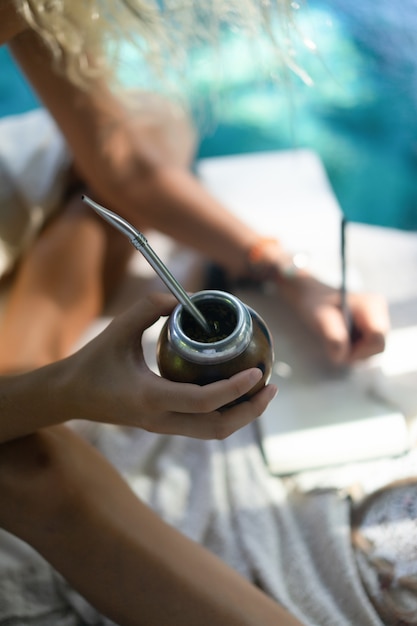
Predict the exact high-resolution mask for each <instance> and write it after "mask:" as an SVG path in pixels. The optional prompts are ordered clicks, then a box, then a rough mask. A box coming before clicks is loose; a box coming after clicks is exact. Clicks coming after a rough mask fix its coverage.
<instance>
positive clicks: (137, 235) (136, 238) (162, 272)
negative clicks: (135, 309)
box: [82, 195, 211, 334]
mask: <svg viewBox="0 0 417 626" xmlns="http://www.w3.org/2000/svg"><path fill="white" fill-rule="evenodd" d="M82 200H83V201H84V202H85V203H86V204H88V205H89V206H90V207H91V208H92V209H94V211H95V212H96V213H98V214H99V215H100V216H101V217H102V218H103V219H105V220H106V221H107V222H109V224H111V225H112V226H114V227H115V228H116V229H117V230H119V231H120V232H121V233H123V235H125V236H126V237H127V238H128V239H129V241H130V243H131V244H132V245H133V246H134V247H135V248H136V250H139V252H141V253H142V254H143V256H144V257H145V259H146V260H147V261H148V263H149V264H150V265H151V266H152V267H153V269H154V270H155V272H156V273H157V274H158V276H159V277H160V278H161V279H162V281H163V282H164V283H165V285H166V286H167V287H168V289H169V290H170V291H171V293H172V294H174V296H175V297H176V298H177V300H178V301H179V302H180V303H181V304H182V305H183V307H184V308H185V309H186V310H187V311H188V312H189V313H190V315H192V316H193V317H194V319H195V320H196V321H197V322H198V323H199V324H200V326H201V327H202V328H204V330H205V331H206V332H207V333H208V334H211V328H210V326H209V324H208V322H207V320H206V319H205V318H204V316H203V315H202V313H201V311H199V310H198V309H197V307H196V306H195V304H194V303H193V301H192V300H191V298H190V296H189V295H188V294H187V292H186V291H185V290H184V289H183V287H182V286H181V285H180V284H179V282H178V281H177V279H176V278H175V277H174V276H173V275H172V274H171V272H170V271H169V269H168V268H167V266H166V265H165V264H164V263H163V262H162V261H161V259H160V258H159V256H158V255H157V254H156V253H155V252H154V250H153V249H152V248H151V246H150V245H149V243H148V240H147V239H146V237H145V236H144V235H143V234H142V233H141V232H140V231H139V230H137V229H136V228H135V227H134V226H132V224H129V222H128V221H126V220H125V219H124V218H123V217H120V215H117V214H116V213H113V211H109V209H106V208H104V207H103V206H101V204H98V203H97V202H94V200H91V198H89V197H88V196H85V195H83V196H82Z"/></svg>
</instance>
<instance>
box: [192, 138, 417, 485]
mask: <svg viewBox="0 0 417 626" xmlns="http://www.w3.org/2000/svg"><path fill="white" fill-rule="evenodd" d="M199 172H200V175H201V177H202V179H203V180H204V181H205V183H206V185H207V186H208V188H209V189H210V190H211V191H212V193H214V194H215V195H217V197H218V198H219V199H220V200H222V201H223V202H224V203H225V204H226V205H227V206H228V207H229V208H230V209H231V210H234V211H236V212H237V213H238V214H239V215H240V217H242V218H243V219H245V220H246V221H247V222H249V223H250V224H252V225H253V226H255V227H256V228H257V230H258V231H260V232H262V230H263V232H264V233H267V234H268V236H274V235H275V236H277V237H279V238H280V240H281V241H283V242H284V243H285V245H286V246H287V247H288V248H289V249H291V250H292V251H300V250H301V251H302V252H304V253H305V254H307V256H308V257H309V262H310V267H311V269H312V271H313V272H314V273H315V274H316V275H317V276H318V277H320V278H321V279H322V280H325V281H326V282H328V283H330V284H333V285H334V286H337V285H339V284H340V278H341V268H340V258H339V245H340V237H339V235H340V220H341V211H340V208H339V206H338V203H337V201H336V199H335V197H334V194H333V192H332V190H331V188H330V185H329V183H328V180H327V177H326V174H325V172H324V169H323V167H322V165H321V162H320V161H319V159H318V158H317V157H316V155H315V154H313V153H311V152H309V151H304V150H301V151H299V152H297V151H295V152H294V153H289V154H287V155H286V153H275V154H274V153H271V154H263V155H259V156H258V155H256V156H255V157H254V156H239V157H223V158H219V159H214V160H213V159H209V160H207V161H203V162H202V163H201V164H200V168H199ZM372 233H373V231H372V228H370V239H368V240H367V239H366V238H365V239H364V238H363V237H362V234H363V233H362V232H361V242H362V243H361V250H359V252H361V254H359V257H360V260H361V262H360V263H359V264H356V263H353V264H352V265H350V266H349V267H348V285H349V287H350V288H352V287H354V288H357V287H361V286H363V287H366V288H367V289H371V290H372V289H377V290H378V288H379V284H378V280H379V279H380V278H381V277H380V276H379V273H378V272H375V270H374V268H373V267H372V268H371V270H372V271H369V264H367V259H370V260H371V259H372V260H373V261H374V260H375V254H374V253H375V250H374V249H373V247H372V245H373V243H372V242H373V239H372ZM378 234H379V231H378ZM377 239H378V237H377ZM414 243H416V242H414ZM384 247H385V239H383V242H382V245H381V246H380V250H379V251H380V252H381V251H382V252H384V250H383V249H384ZM354 252H355V254H354V256H355V258H356V257H358V250H355V251H354ZM359 257H358V258H359ZM361 264H362V265H361ZM362 270H365V271H364V272H363V271H362ZM377 274H378V276H377ZM363 275H364V276H365V279H366V281H365V284H363V285H361V281H362V280H363ZM373 277H375V278H378V280H376V281H375V284H369V282H370V281H371V282H372V278H373ZM394 280H395V275H394ZM414 282H415V281H413V283H414ZM376 285H377V286H376ZM394 287H395V285H394ZM388 291H389V290H388ZM236 295H238V296H239V297H240V298H241V299H242V300H243V301H244V302H246V303H247V304H248V305H249V306H252V307H253V308H254V309H255V310H256V311H258V313H260V314H261V315H262V316H263V317H264V319H265V321H266V322H267V324H268V326H269V327H270V329H271V332H272V335H273V337H274V344H275V367H274V372H273V375H272V382H274V383H276V384H277V385H278V387H279V393H278V395H277V396H276V398H275V399H274V401H273V402H272V403H271V404H270V406H269V407H268V409H267V411H266V412H265V413H264V415H263V416H262V417H261V418H260V420H259V427H260V435H261V441H262V446H263V450H264V454H265V458H266V462H267V463H268V465H269V467H270V469H271V471H272V472H273V473H278V474H291V473H294V472H299V471H303V470H309V469H318V468H323V467H328V466H334V465H340V464H346V463H352V462H357V461H363V460H370V459H375V458H380V457H385V456H393V455H399V454H401V453H404V452H406V451H407V450H408V449H409V446H410V435H409V429H408V425H407V420H406V416H405V414H404V411H403V410H402V408H400V407H401V403H400V402H398V400H399V399H400V396H401V395H402V394H401V393H400V394H397V395H395V394H392V393H390V392H389V389H388V387H389V385H388V384H385V383H384V381H385V382H387V383H388V376H387V375H386V374H385V373H384V370H383V368H382V367H381V362H380V360H379V359H378V358H374V359H372V360H370V361H369V362H367V363H364V364H360V365H358V366H355V367H352V368H346V369H344V370H335V369H334V368H333V367H331V366H330V365H329V364H328V363H327V361H326V360H325V358H324V356H323V354H322V353H321V350H320V346H319V344H318V343H317V340H316V339H315V338H314V337H313V336H312V335H311V334H310V333H309V332H308V331H307V330H306V329H305V328H304V327H303V326H302V325H301V324H300V322H299V321H298V320H297V319H294V316H293V315H292V314H291V312H290V311H288V310H287V309H286V308H285V306H283V305H280V306H278V305H277V304H276V303H277V301H278V300H279V299H278V298H271V297H270V296H267V295H265V294H262V293H260V291H256V290H252V291H249V290H240V291H237V292H236ZM415 313H416V320H415V322H414V323H417V307H416V310H415ZM410 332H411V331H410ZM391 337H392V339H393V338H394V334H392V336H391ZM411 339H412V341H414V344H413V345H414V346H415V350H414V354H416V355H417V330H416V328H414V329H412V334H410V340H411ZM384 358H385V359H388V362H389V353H388V352H387V354H386V355H385V357H384ZM413 367H414V365H412V366H411V368H413ZM414 375H415V378H414V380H415V386H414V388H415V394H414V397H415V400H416V406H415V408H416V414H417V358H416V359H415V371H414ZM411 387H413V385H412V386H411Z"/></svg>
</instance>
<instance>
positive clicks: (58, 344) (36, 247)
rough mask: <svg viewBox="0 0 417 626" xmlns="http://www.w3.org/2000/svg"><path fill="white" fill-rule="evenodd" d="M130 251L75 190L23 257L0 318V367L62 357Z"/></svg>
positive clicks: (113, 282) (27, 365) (111, 286)
mask: <svg viewBox="0 0 417 626" xmlns="http://www.w3.org/2000/svg"><path fill="white" fill-rule="evenodd" d="M130 253H131V249H130V248H129V245H128V243H127V242H126V241H125V240H124V239H123V238H122V236H121V235H120V234H119V233H117V232H115V231H114V230H112V229H111V228H110V227H107V225H106V224H105V223H104V222H103V221H102V220H100V219H99V218H98V217H96V216H95V215H94V214H93V213H92V212H91V211H90V210H89V209H88V208H87V207H85V206H84V205H83V203H82V201H81V193H76V194H74V196H73V197H72V198H70V200H69V202H68V203H67V205H66V206H65V208H64V210H63V211H62V213H60V214H59V215H58V216H57V217H56V218H55V219H54V220H53V221H52V223H51V224H50V225H49V226H48V227H47V228H46V229H45V231H44V232H43V233H42V234H41V236H40V237H39V239H38V240H37V241H36V242H35V243H34V244H33V246H32V248H31V249H30V250H29V251H28V253H27V255H26V257H25V258H24V259H23V260H22V263H21V266H20V267H19V269H18V271H17V275H16V279H15V281H14V283H13V285H12V288H11V293H10V297H9V299H8V303H7V306H6V311H5V315H4V317H3V319H2V320H1V321H0V344H1V346H2V349H1V354H0V371H14V370H22V369H31V368H33V367H37V366H40V365H44V364H46V363H48V362H50V361H53V360H56V359H59V358H62V357H64V356H66V355H67V354H68V352H69V351H70V350H71V348H72V346H73V344H74V342H75V341H76V340H77V339H78V338H79V336H80V335H81V333H82V332H83V331H84V330H85V328H86V327H87V325H88V324H89V323H90V322H91V321H92V320H93V319H94V318H95V317H96V316H97V315H98V314H99V313H100V311H101V310H102V307H103V303H104V301H105V299H106V297H107V296H108V295H109V294H110V293H111V291H112V290H113V289H114V287H115V286H116V284H117V281H118V279H119V278H120V276H121V275H122V273H123V271H124V269H125V266H126V263H127V260H128V258H129V256H130Z"/></svg>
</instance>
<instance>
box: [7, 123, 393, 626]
mask: <svg viewBox="0 0 417 626" xmlns="http://www.w3.org/2000/svg"><path fill="white" fill-rule="evenodd" d="M27 120H28V126H27V128H28V129H29V128H31V129H32V130H31V131H30V132H31V133H32V132H33V133H34V138H35V135H36V136H37V137H38V138H39V137H41V138H42V137H43V136H44V135H45V136H46V131H47V130H48V129H49V131H50V132H51V133H52V135H54V133H55V131H54V129H53V127H52V126H51V125H50V124H51V122H50V120H48V119H47V116H46V117H45V116H44V114H43V113H39V114H38V113H37V114H36V115H35V114H34V115H33V117H32V116H29V117H28V118H27ZM32 123H33V126H31V125H30V124H32ZM38 124H39V125H38ZM42 124H45V126H42ZM12 126H13V124H12ZM41 129H42V130H41ZM0 131H1V127H0ZM49 131H48V132H49ZM19 132H21V128H20V130H19ZM27 132H28V133H29V130H28V131H27ZM1 136H2V135H1V133H0V137H1ZM27 138H28V137H27V136H25V140H26V139H27ZM56 139H57V144H56V149H57V152H55V157H54V158H53V159H52V162H51V163H50V164H49V165H50V168H49V169H48V166H47V164H46V162H45V165H43V166H42V167H41V168H40V169H38V165H39V163H40V161H39V162H38V159H35V160H34V161H32V163H31V164H30V161H27V170H26V174H27V175H28V177H27V176H26V174H25V175H24V176H22V180H32V181H33V184H32V183H31V184H28V185H27V186H25V185H23V186H22V187H21V188H20V187H18V188H17V192H18V193H19V194H22V196H23V197H24V198H25V200H24V202H23V201H22V207H26V206H28V205H30V206H38V205H41V204H42V202H41V199H40V196H38V199H36V198H34V199H33V200H30V202H29V201H28V199H27V194H28V193H29V192H34V190H35V187H36V185H37V183H39V194H41V186H42V185H41V183H42V181H43V180H44V176H45V179H46V173H47V172H48V176H49V181H54V180H55V174H54V171H55V170H54V168H53V167H52V166H53V165H54V163H64V162H65V158H64V160H63V161H60V159H59V158H58V157H59V155H61V156H62V155H63V156H64V157H65V150H64V151H63V152H61V149H60V146H61V147H62V144H61V143H60V141H61V140H60V139H59V137H56ZM16 142H18V139H16ZM12 144H13V142H11V143H10V144H9V148H8V152H7V154H8V155H13V154H15V155H16V156H15V159H16V163H18V162H19V160H20V156H19V155H18V154H16V152H18V151H17V149H16V147H15V146H14V145H12ZM52 144H54V141H52ZM5 149H6V144H2V150H5ZM9 150H10V151H11V152H10V151H9ZM1 154H2V152H1V151H0V155H1ZM11 160H12V162H13V163H14V158H12V159H11ZM21 165H22V167H23V164H21ZM9 169H10V168H8V169H7V171H9ZM23 169H24V168H23ZM58 169H59V171H61V168H58ZM4 171H6V170H4ZM22 171H23V170H22ZM13 180H14V181H18V180H20V174H19V171H18V170H17V169H16V170H15V173H14V178H13ZM14 184H16V183H14ZM44 192H46V197H52V196H53V194H52V196H49V193H48V188H47V187H46V188H45V189H44ZM42 197H45V195H43V196H42ZM3 206H4V203H3ZM22 210H23V209H22ZM74 428H76V429H77V430H78V431H79V432H80V433H81V434H82V435H83V436H84V437H86V438H87V439H88V440H90V441H91V442H92V443H93V444H94V445H95V446H97V448H98V449H99V450H101V451H102V453H103V454H104V455H105V456H106V457H107V458H108V459H109V460H110V461H111V462H112V463H114V464H115V465H116V466H117V467H118V468H119V469H120V471H121V472H122V473H123V474H124V476H125V477H126V480H127V481H128V482H129V483H130V485H131V486H132V488H133V489H134V491H135V492H136V493H137V494H138V496H140V497H141V498H142V499H143V500H144V501H145V502H147V503H148V504H149V505H150V506H151V507H152V508H153V509H154V510H155V511H156V512H157V513H158V514H160V515H161V516H162V517H163V518H164V519H165V520H166V521H167V522H169V523H171V524H173V525H174V526H175V527H177V528H178V529H179V530H181V531H182V532H183V533H185V534H186V535H188V536H189V537H191V538H192V539H194V540H196V541H198V542H200V543H202V544H203V545H205V546H207V547H208V548H209V549H210V550H211V551H213V552H214V553H216V554H217V555H219V556H220V557H221V558H222V559H223V560H224V561H226V562H227V563H229V564H230V565H231V566H232V567H233V568H235V569H236V570H237V571H239V572H240V573H241V574H242V575H243V576H245V577H247V578H249V579H250V580H252V581H254V582H255V583H256V584H257V585H259V586H260V587H261V588H262V589H264V590H265V591H266V592H267V593H268V594H270V595H271V596H272V597H273V598H276V599H277V601H279V602H280V603H282V604H283V605H284V606H286V607H287V608H288V609H289V610H290V611H292V612H293V613H294V614H295V615H296V616H298V617H299V619H300V620H301V621H302V622H303V623H304V624H305V625H306V626H335V625H336V624H337V626H351V625H352V624H355V626H356V625H358V626H381V624H382V622H381V621H380V619H379V617H378V616H377V615H376V613H375V610H374V609H373V607H372V605H371V603H370V601H369V600H368V598H367V596H366V594H365V591H364V588H363V586H362V584H361V582H360V580H359V577H358V572H357V567H356V563H355V559H354V553H353V550H352V547H351V541H350V506H349V500H348V498H347V497H346V495H345V494H344V492H342V491H339V490H337V489H331V488H330V489H326V490H323V491H319V492H313V493H309V494H307V493H301V492H298V491H297V490H293V489H292V487H293V484H292V483H291V482H288V481H284V480H282V479H280V478H277V477H272V476H271V475H270V474H269V473H268V471H267V468H266V466H265V463H264V459H263V457H262V454H261V450H260V447H259V442H258V432H257V429H256V427H255V426H248V427H246V428H245V429H243V430H241V431H239V432H237V433H235V434H234V435H233V436H232V437H230V438H228V439H227V440H226V441H224V442H218V441H212V442H205V441H198V440H192V439H186V438H182V437H175V436H172V437H168V436H158V435H154V434H150V433H146V432H142V431H139V430H131V429H123V428H118V427H114V426H109V425H99V424H89V423H81V422H80V423H75V424H74ZM386 469H387V472H386V474H389V475H390V476H391V477H392V478H394V477H395V475H396V474H401V472H402V471H405V470H404V467H403V466H402V465H401V464H400V465H398V466H397V465H396V464H395V462H394V461H387V465H386ZM366 474H367V467H366V466H364V467H363V475H362V478H365V477H366ZM355 476H356V478H357V475H355ZM375 486H378V485H375ZM28 523H30V518H28ZM52 624H53V626H81V625H96V626H98V625H103V626H110V624H111V622H109V621H108V620H106V619H105V618H103V617H102V616H100V615H98V614H97V612H96V611H95V610H94V609H93V608H92V607H91V606H90V605H89V604H88V603H87V602H86V601H85V600H84V599H83V598H81V597H80V596H79V595H78V594H77V593H76V592H75V591H74V590H73V589H71V588H70V587H69V586H68V585H67V583H66V582H65V581H64V580H63V579H62V577H61V576H59V575H58V574H57V573H56V572H55V571H54V570H53V569H52V568H51V567H50V566H49V565H48V564H47V563H46V562H45V561H44V560H43V559H42V558H41V557H40V556H39V555H38V554H37V553H36V552H34V551H33V550H32V549H31V548H29V547H28V546H26V545H25V544H23V543H22V542H20V541H19V540H17V539H15V538H14V537H12V536H10V535H8V534H7V533H4V532H3V533H1V534H0V626H6V625H7V626H10V625H12V626H29V625H30V626H49V625H51V626H52Z"/></svg>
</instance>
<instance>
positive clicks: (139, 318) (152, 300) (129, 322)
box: [112, 293, 178, 335]
mask: <svg viewBox="0 0 417 626" xmlns="http://www.w3.org/2000/svg"><path fill="white" fill-rule="evenodd" d="M177 304H178V301H177V300H176V299H175V298H174V296H171V295H170V294H165V293H152V294H149V295H147V296H144V297H143V298H141V299H140V300H139V301H138V302H136V303H135V304H134V305H133V306H131V307H130V308H129V309H127V311H125V312H124V313H122V314H121V315H118V316H117V317H116V318H115V319H114V320H113V322H112V324H114V325H116V326H118V327H119V328H120V329H123V330H122V333H123V334H126V335H130V334H131V332H132V330H133V329H135V330H136V331H137V333H138V334H139V335H142V333H143V332H144V331H145V330H146V329H147V328H149V327H150V326H152V324H154V323H155V322H156V321H158V319H159V318H160V317H161V316H167V315H170V314H171V312H172V310H173V309H174V307H175V306H176V305H177Z"/></svg>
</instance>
